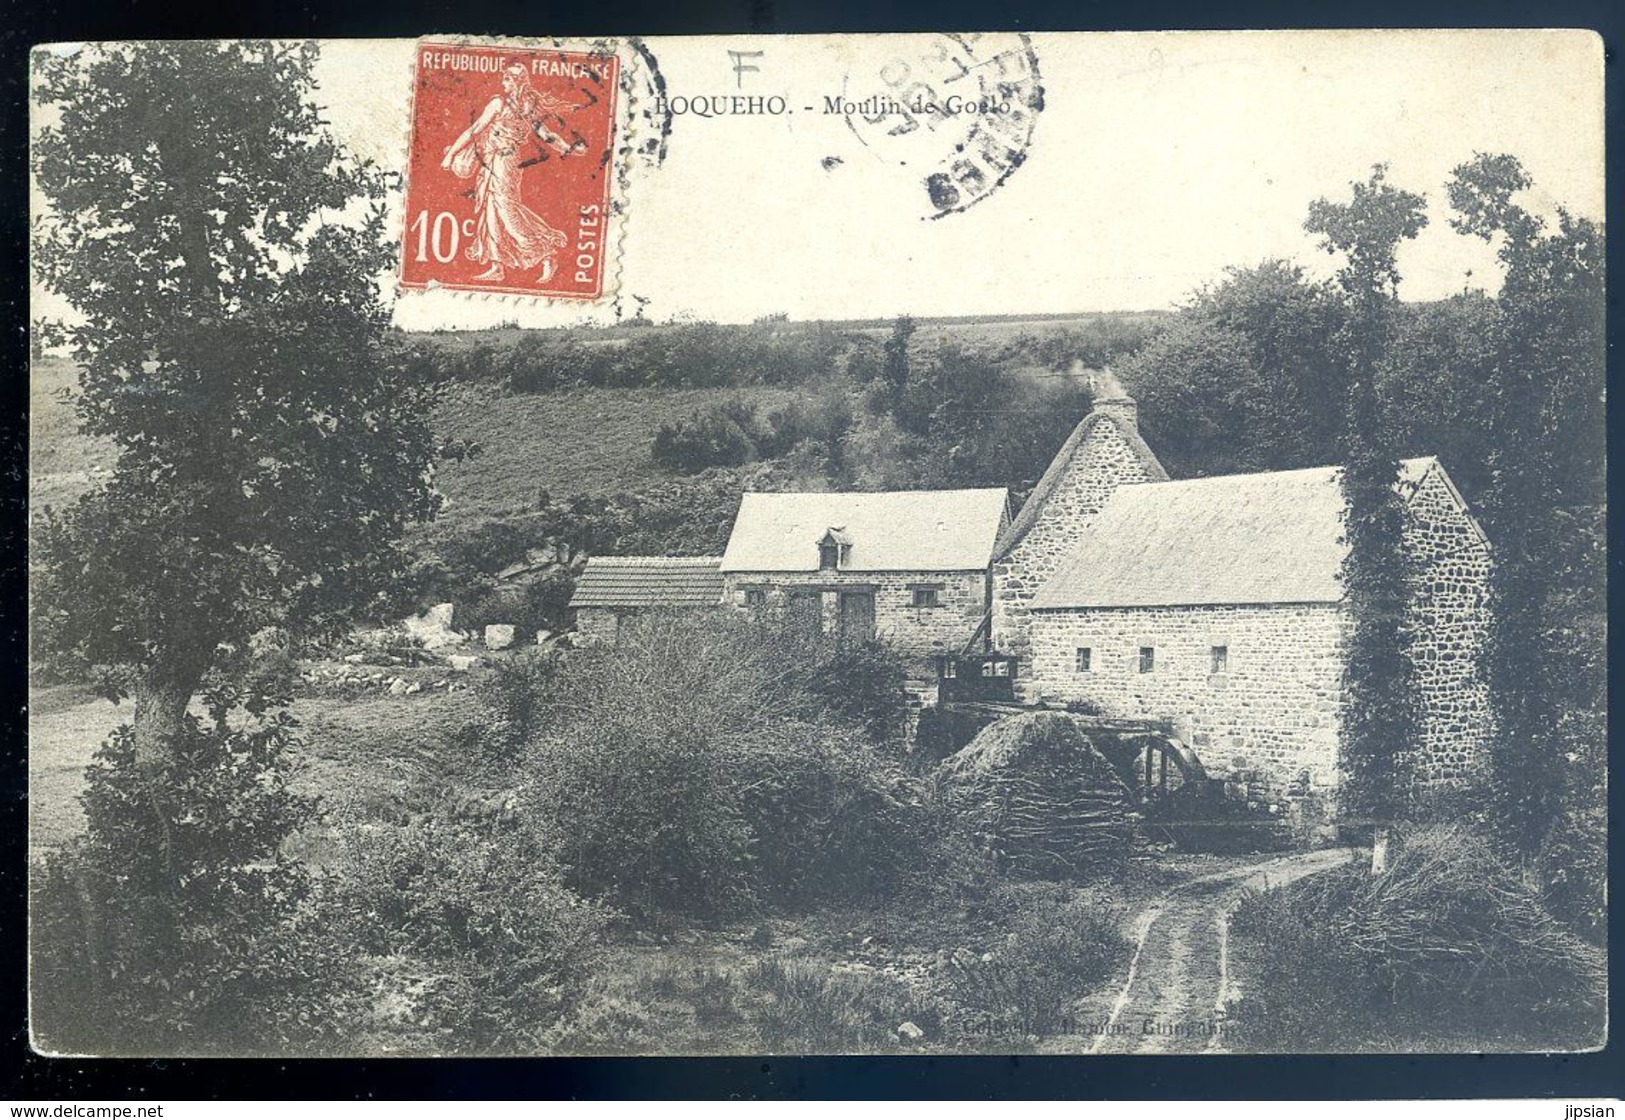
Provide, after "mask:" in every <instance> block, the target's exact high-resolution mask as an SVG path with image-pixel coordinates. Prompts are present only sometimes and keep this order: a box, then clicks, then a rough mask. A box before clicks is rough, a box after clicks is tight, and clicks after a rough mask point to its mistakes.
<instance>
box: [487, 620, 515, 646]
mask: <svg viewBox="0 0 1625 1120" xmlns="http://www.w3.org/2000/svg"><path fill="white" fill-rule="evenodd" d="M511 645H513V627H512V626H511V625H509V624H508V623H506V622H493V623H492V624H491V625H489V626H487V627H486V628H485V648H486V649H507V648H508V647H509V646H511Z"/></svg>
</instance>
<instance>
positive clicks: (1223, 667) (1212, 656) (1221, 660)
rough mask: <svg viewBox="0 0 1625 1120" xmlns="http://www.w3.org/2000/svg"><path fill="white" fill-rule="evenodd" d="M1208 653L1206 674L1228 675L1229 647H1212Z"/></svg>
mask: <svg viewBox="0 0 1625 1120" xmlns="http://www.w3.org/2000/svg"><path fill="white" fill-rule="evenodd" d="M1208 652H1209V657H1208V672H1210V673H1228V672H1229V671H1230V647H1229V646H1214V647H1212V649H1210V650H1209V651H1208Z"/></svg>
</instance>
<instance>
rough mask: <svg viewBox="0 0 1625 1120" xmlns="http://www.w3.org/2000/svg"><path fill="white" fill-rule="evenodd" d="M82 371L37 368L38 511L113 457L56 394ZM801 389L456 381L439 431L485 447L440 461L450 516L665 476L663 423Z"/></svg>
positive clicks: (439, 417)
mask: <svg viewBox="0 0 1625 1120" xmlns="http://www.w3.org/2000/svg"><path fill="white" fill-rule="evenodd" d="M75 376H76V369H75V366H74V365H73V363H72V362H70V361H68V360H67V359H65V358H46V359H44V360H42V361H39V362H36V363H35V365H34V368H33V371H32V378H31V381H32V383H31V389H30V393H31V398H32V405H33V416H32V418H31V430H32V440H31V443H30V446H29V493H30V496H31V498H32V500H33V504H34V506H35V508H39V507H40V506H44V505H57V506H61V505H64V504H66V503H67V502H70V501H72V500H73V499H74V498H75V497H77V496H78V495H79V494H81V493H83V492H84V491H85V490H86V489H88V488H89V486H90V485H91V483H92V481H93V480H94V478H95V476H96V474H97V472H100V471H105V470H107V469H108V468H109V467H111V466H112V463H113V449H112V446H111V445H110V444H109V443H107V442H106V441H105V440H97V439H91V438H89V437H87V436H85V435H83V434H81V433H80V432H79V430H78V427H77V423H76V420H75V417H74V412H73V406H72V405H71V404H70V403H68V402H67V401H65V400H63V399H62V398H61V396H60V395H59V394H60V391H61V390H63V389H70V388H72V387H73V385H74V380H75ZM794 395H795V394H794V392H793V391H792V390H787V389H767V388H749V389H575V390H570V391H567V392H562V393H550V394H544V395H525V394H517V393H510V392H508V391H507V390H505V389H504V388H502V387H501V386H499V385H491V384H482V385H454V386H452V387H450V389H449V390H448V392H447V397H446V400H445V402H444V403H443V404H442V405H441V406H440V408H438V409H437V410H436V412H435V430H436V432H437V433H438V434H439V435H440V436H441V438H443V439H468V440H474V441H476V442H478V443H479V444H480V445H481V447H482V448H483V452H482V454H481V455H479V456H478V457H477V458H474V459H469V460H465V461H463V462H460V463H444V464H442V465H441V468H440V472H439V476H438V477H439V485H440V488H441V490H442V491H443V492H444V493H445V494H446V496H447V498H448V499H449V506H448V509H447V511H446V516H447V517H448V518H452V519H456V520H462V519H464V518H469V517H483V516H491V515H501V514H504V513H511V512H514V511H516V510H518V509H520V508H522V507H523V506H525V505H528V504H530V503H531V502H533V501H534V499H535V497H536V493H537V491H539V490H544V489H545V490H547V491H549V492H551V493H553V494H557V495H573V494H586V495H595V496H596V495H604V494H613V493H617V492H620V491H624V490H632V489H636V488H637V487H639V486H640V485H642V484H644V483H646V482H648V481H651V480H653V479H655V478H660V477H666V475H665V473H664V472H663V471H661V469H660V468H659V467H657V466H656V465H655V464H654V463H653V462H652V461H651V460H650V458H649V445H650V442H651V441H652V440H653V439H654V434H655V431H656V429H658V428H659V427H660V425H661V424H662V423H663V422H665V421H667V420H669V419H671V418H673V417H677V416H682V415H685V414H686V413H688V412H689V411H691V410H693V409H696V408H701V407H704V406H706V405H708V404H711V403H713V402H715V401H721V400H726V399H730V398H733V397H741V398H743V399H745V400H749V401H752V402H756V403H758V404H760V405H761V406H762V407H763V408H765V409H771V408H774V407H777V406H778V405H781V404H783V403H784V402H785V401H787V400H789V399H790V398H791V397H793V396H794Z"/></svg>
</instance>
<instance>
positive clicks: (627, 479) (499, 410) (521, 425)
mask: <svg viewBox="0 0 1625 1120" xmlns="http://www.w3.org/2000/svg"><path fill="white" fill-rule="evenodd" d="M794 396H795V392H794V390H789V389H768V388H747V389H572V390H568V391H566V392H561V393H546V394H536V395H526V394H517V393H509V392H507V391H505V390H503V389H502V388H500V387H499V386H495V385H489V384H486V385H457V386H454V387H453V388H452V389H451V390H450V391H449V393H448V396H447V399H446V401H445V402H444V403H443V404H442V405H441V407H440V408H439V409H438V410H437V411H436V413H435V429H436V431H437V432H438V434H439V435H440V436H441V437H442V438H444V439H467V440H474V441H475V442H477V443H479V444H480V445H481V447H482V448H483V451H482V453H481V454H480V455H478V456H476V457H475V458H473V459H467V460H464V461H462V462H455V463H444V464H442V465H441V467H440V470H439V473H438V475H437V478H438V482H439V486H440V489H441V491H442V492H443V493H444V494H445V495H446V498H447V500H448V506H447V509H446V511H445V514H444V515H443V516H444V517H445V518H447V519H449V520H453V521H465V520H473V519H478V518H483V517H490V516H502V515H504V514H510V513H516V512H519V511H520V510H522V509H524V508H526V507H528V506H530V505H532V504H534V502H535V499H536V494H537V492H538V491H540V490H546V491H548V492H549V493H551V494H553V495H555V496H569V495H576V494H582V495H589V496H594V497H599V496H604V495H609V494H615V493H619V492H622V491H627V490H635V489H637V488H638V487H639V486H641V485H643V484H644V483H646V482H649V481H652V480H654V479H657V478H667V477H671V476H670V475H669V474H668V473H667V472H665V471H664V470H662V469H661V468H660V467H658V466H656V465H655V463H654V461H653V460H652V459H651V458H650V454H649V447H650V443H651V442H652V441H653V439H654V435H655V431H656V430H657V429H658V428H659V427H660V425H661V424H662V423H664V422H666V421H669V420H671V419H674V418H676V417H680V416H683V415H686V414H687V413H688V412H690V411H692V410H694V409H697V408H702V407H704V406H706V405H709V404H712V403H714V402H718V401H723V400H729V399H733V398H739V399H743V400H747V401H750V402H753V403H755V404H757V405H758V406H759V407H760V408H762V409H763V410H768V409H772V408H775V407H778V406H779V405H782V404H784V403H785V402H787V401H789V400H790V399H791V398H792V397H794Z"/></svg>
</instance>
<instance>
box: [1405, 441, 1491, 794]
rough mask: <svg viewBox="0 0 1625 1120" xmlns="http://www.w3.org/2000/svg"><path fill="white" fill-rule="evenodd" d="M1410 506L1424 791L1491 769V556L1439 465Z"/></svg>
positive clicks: (1419, 775)
mask: <svg viewBox="0 0 1625 1120" xmlns="http://www.w3.org/2000/svg"><path fill="white" fill-rule="evenodd" d="M1408 505H1409V510H1410V518H1409V520H1408V522H1407V525H1406V529H1405V548H1406V551H1407V552H1408V553H1409V554H1410V556H1411V558H1412V562H1413V563H1414V564H1415V568H1414V569H1413V571H1412V576H1413V578H1414V580H1415V587H1416V591H1415V597H1414V599H1413V603H1414V606H1413V610H1412V616H1411V622H1412V628H1413V634H1414V638H1413V643H1412V647H1411V659H1412V662H1413V664H1414V666H1415V670H1414V671H1415V677H1414V683H1415V687H1416V690H1417V693H1418V697H1419V699H1420V703H1421V712H1420V719H1419V726H1418V729H1417V730H1418V733H1419V740H1420V743H1419V746H1420V749H1419V751H1418V753H1417V756H1416V759H1415V763H1416V766H1415V777H1416V779H1417V780H1418V781H1419V782H1420V783H1421V784H1422V786H1423V787H1424V788H1425V789H1428V788H1432V789H1438V788H1449V787H1451V786H1459V785H1461V784H1463V783H1464V782H1465V781H1467V780H1468V779H1469V778H1471V777H1472V776H1473V775H1474V774H1475V773H1476V772H1478V771H1479V770H1480V769H1481V768H1482V767H1483V765H1484V764H1485V747H1486V743H1487V740H1488V738H1489V734H1490V728H1491V714H1490V701H1489V688H1488V685H1487V683H1486V681H1485V678H1484V671H1483V664H1482V658H1483V652H1484V642H1485V638H1486V636H1487V633H1488V630H1489V623H1490V615H1489V606H1488V592H1489V575H1490V552H1489V546H1488V545H1487V544H1486V543H1485V541H1484V538H1483V537H1482V535H1480V533H1479V532H1478V530H1477V528H1476V526H1474V524H1473V523H1472V521H1471V520H1470V518H1469V517H1468V515H1467V513H1466V512H1465V511H1463V509H1462V508H1461V505H1460V504H1459V503H1458V501H1457V500H1456V496H1455V495H1454V494H1453V493H1452V492H1451V489H1450V487H1449V485H1448V484H1447V483H1446V482H1445V480H1444V478H1443V476H1442V475H1441V474H1440V472H1439V469H1438V468H1433V469H1431V470H1429V471H1428V472H1427V474H1426V475H1424V476H1423V478H1422V481H1421V483H1420V484H1419V485H1418V487H1417V489H1416V492H1415V493H1414V494H1413V495H1412V496H1411V499H1410V501H1409V503H1408Z"/></svg>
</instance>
